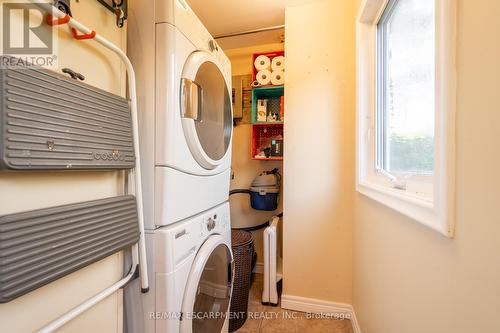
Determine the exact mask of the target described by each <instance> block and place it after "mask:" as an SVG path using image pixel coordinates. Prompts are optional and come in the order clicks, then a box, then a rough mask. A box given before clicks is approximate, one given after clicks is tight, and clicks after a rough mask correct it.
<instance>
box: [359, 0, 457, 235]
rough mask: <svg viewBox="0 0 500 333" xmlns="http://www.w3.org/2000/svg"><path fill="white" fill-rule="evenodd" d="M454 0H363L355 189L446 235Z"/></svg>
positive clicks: (449, 223) (451, 154)
mask: <svg viewBox="0 0 500 333" xmlns="http://www.w3.org/2000/svg"><path fill="white" fill-rule="evenodd" d="M453 3H454V1H453V0H389V1H384V0H365V1H364V3H363V5H362V8H361V11H360V15H359V17H358V25H357V28H358V42H357V45H358V66H357V67H358V140H357V147H358V163H357V168H358V170H357V189H358V191H359V192H361V193H363V194H365V195H367V196H369V197H370V198H372V199H375V200H377V201H379V202H381V203H383V204H385V205H387V206H389V207H391V208H393V209H396V210H398V211H400V212H401V213H403V214H406V215H408V216H410V217H412V218H413V219H415V220H417V221H419V222H421V223H423V224H424V225H426V226H428V227H431V228H433V229H435V230H438V231H440V232H442V233H443V234H445V235H447V236H452V235H453V208H454V207H453V191H454V188H453V183H454V178H453V177H454V172H453V171H454V169H453V167H454V163H453V162H454V149H453V147H454V141H453V138H454V107H455V102H454V100H455V74H454V73H455V68H454V59H455V58H454V57H455V54H454V53H455V52H454V48H455V41H454V26H455V23H454V22H455V21H454V20H455V18H454V10H455V9H454V7H453Z"/></svg>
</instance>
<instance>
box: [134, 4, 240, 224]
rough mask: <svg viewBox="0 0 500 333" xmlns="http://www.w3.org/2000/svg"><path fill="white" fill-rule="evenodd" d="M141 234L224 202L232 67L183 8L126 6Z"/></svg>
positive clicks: (228, 165) (150, 5) (230, 129)
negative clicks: (138, 156)
mask: <svg viewBox="0 0 500 333" xmlns="http://www.w3.org/2000/svg"><path fill="white" fill-rule="evenodd" d="M129 6H130V8H129V23H128V25H129V30H128V33H129V40H128V53H129V56H130V58H131V60H132V63H133V65H134V68H135V71H136V76H137V82H138V91H137V93H138V106H139V110H138V111H139V127H140V143H141V153H142V156H141V160H142V168H143V170H142V174H143V193H144V205H145V227H146V229H148V230H153V229H156V228H159V227H162V226H166V225H169V224H172V223H175V222H177V221H181V220H183V219H186V218H188V217H190V216H194V215H196V214H198V213H200V212H203V211H205V210H207V209H210V208H212V207H215V206H217V205H218V204H221V203H223V202H225V201H227V200H228V195H229V182H230V163H231V139H232V129H233V126H232V124H233V119H232V105H231V91H230V89H231V64H230V62H229V59H228V58H227V57H226V55H225V54H224V52H223V51H222V50H221V49H220V48H219V46H218V45H217V43H216V42H215V40H214V39H213V38H212V36H211V35H210V33H209V32H208V31H207V30H206V29H205V27H204V26H203V24H202V23H201V22H200V20H199V19H198V18H197V17H196V15H195V14H194V13H193V11H192V10H191V9H190V8H189V6H188V5H187V4H186V3H185V1H184V0H154V1H131V2H130V4H129Z"/></svg>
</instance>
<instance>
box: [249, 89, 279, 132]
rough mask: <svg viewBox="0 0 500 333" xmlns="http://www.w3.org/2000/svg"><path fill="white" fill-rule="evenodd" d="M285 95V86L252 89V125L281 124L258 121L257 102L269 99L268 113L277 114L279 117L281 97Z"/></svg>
mask: <svg viewBox="0 0 500 333" xmlns="http://www.w3.org/2000/svg"><path fill="white" fill-rule="evenodd" d="M284 93H285V88H284V87H283V86H277V87H262V88H254V89H252V123H253V124H268V123H269V124H279V123H280V122H282V120H281V119H280V121H273V122H267V121H257V100H259V99H268V100H269V102H268V103H267V107H268V109H267V111H268V114H269V111H271V112H276V113H277V114H278V115H279V114H280V103H281V96H283V95H284Z"/></svg>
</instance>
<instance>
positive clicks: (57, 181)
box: [0, 0, 126, 333]
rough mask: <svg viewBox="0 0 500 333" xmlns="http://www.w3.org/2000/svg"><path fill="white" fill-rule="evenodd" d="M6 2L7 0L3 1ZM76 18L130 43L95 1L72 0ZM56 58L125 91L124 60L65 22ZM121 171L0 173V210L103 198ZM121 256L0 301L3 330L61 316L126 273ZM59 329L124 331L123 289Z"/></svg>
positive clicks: (118, 187) (29, 327)
mask: <svg viewBox="0 0 500 333" xmlns="http://www.w3.org/2000/svg"><path fill="white" fill-rule="evenodd" d="M1 2H3V0H2V1H1ZM71 7H72V12H73V15H74V17H75V18H76V19H78V20H81V22H83V23H84V24H86V25H88V26H89V27H93V28H95V29H96V30H97V31H98V32H99V33H100V34H103V35H104V36H105V37H106V38H109V39H110V40H111V41H113V42H114V43H115V44H116V45H119V46H120V47H122V48H123V49H126V28H123V29H118V28H117V27H116V24H115V16H114V15H113V14H112V13H110V12H109V11H106V10H104V9H103V7H102V6H101V5H99V4H98V3H97V2H95V1H80V2H76V1H72V2H71ZM59 29H60V30H59V52H58V54H57V55H58V61H59V66H60V68H63V67H69V68H72V69H73V70H75V71H77V72H80V73H82V74H84V75H85V77H86V80H85V82H86V83H88V84H91V85H94V86H96V87H99V88H102V89H105V90H107V91H110V92H112V93H115V94H119V95H123V96H124V94H125V87H126V86H125V72H124V70H123V67H122V65H121V62H120V60H119V59H118V58H117V57H116V56H114V54H112V53H111V52H109V51H107V50H105V49H103V48H102V47H100V46H97V45H96V44H95V43H93V42H92V41H81V42H77V41H75V40H73V38H72V37H70V33H69V30H68V28H67V26H62V27H60V28H59ZM122 184H123V181H122V178H121V177H120V175H119V173H117V172H71V173H60V172H56V173H49V172H43V173H29V174H23V173H15V172H12V173H10V172H9V173H6V172H2V173H0V214H1V215H4V214H10V213H16V212H21V211H25V210H31V209H37V208H45V207H50V206H56V205H61V204H67V203H74V202H79V201H86V200H93V199H100V198H105V197H111V196H116V195H119V194H120V193H122ZM122 270H123V256H122V254H116V255H113V256H110V257H108V258H106V259H104V260H102V261H100V262H98V263H95V264H93V265H91V266H89V267H87V268H85V269H82V270H80V271H78V272H75V273H73V274H70V275H68V276H66V277H64V278H62V279H60V280H58V281H56V282H54V283H51V284H49V285H47V286H45V287H42V288H40V289H37V290H35V291H33V292H31V293H29V294H26V295H25V296H22V297H20V298H18V299H16V300H14V301H11V302H9V303H7V304H0V323H1V324H0V327H1V328H0V331H2V332H33V331H35V330H36V329H38V328H40V327H41V326H43V325H44V324H47V323H49V322H50V321H51V320H53V319H55V318H57V317H58V316H60V315H62V314H63V313H65V312H67V311H69V310H70V309H71V308H73V307H75V306H77V305H78V304H80V303H81V302H83V301H84V300H86V299H88V298H90V297H91V296H93V295H94V294H96V293H97V292H99V291H101V290H102V289H104V288H105V287H107V286H109V285H111V284H113V283H114V282H116V281H117V280H118V279H119V278H120V277H121V276H122V274H123V272H122ZM60 331H61V332H72V333H73V332H92V331H93V332H121V331H122V292H121V291H119V292H117V293H115V294H114V295H111V296H110V297H108V298H107V299H106V300H104V301H103V302H101V303H100V304H99V305H97V306H96V307H95V308H93V309H91V310H89V311H87V312H85V313H84V314H83V315H82V316H80V317H79V318H76V319H75V320H73V321H71V322H70V323H69V324H67V325H66V326H64V327H63V328H62V329H61V330H60Z"/></svg>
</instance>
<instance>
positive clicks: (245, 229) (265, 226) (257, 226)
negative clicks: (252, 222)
mask: <svg viewBox="0 0 500 333" xmlns="http://www.w3.org/2000/svg"><path fill="white" fill-rule="evenodd" d="M276 216H278V217H283V212H281V213H279V214H278V215H276ZM269 224H271V221H266V222H264V223H262V224H259V225H256V226H253V227H244V228H231V229H233V230H243V231H255V230H259V229H264V228H267V227H269Z"/></svg>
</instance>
